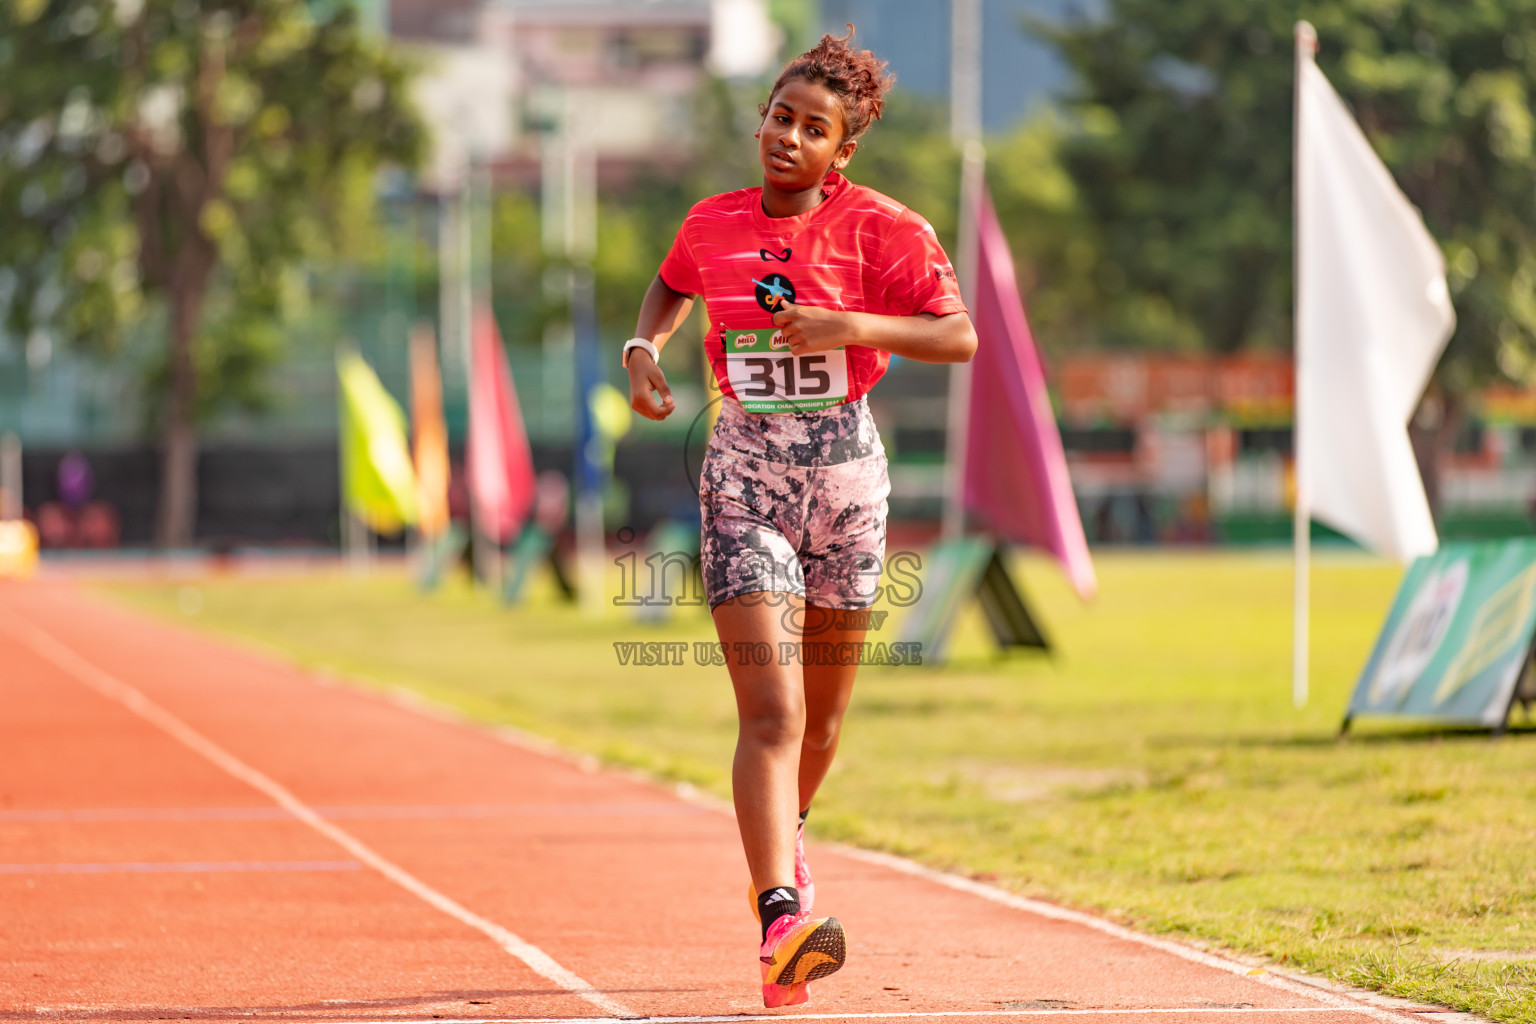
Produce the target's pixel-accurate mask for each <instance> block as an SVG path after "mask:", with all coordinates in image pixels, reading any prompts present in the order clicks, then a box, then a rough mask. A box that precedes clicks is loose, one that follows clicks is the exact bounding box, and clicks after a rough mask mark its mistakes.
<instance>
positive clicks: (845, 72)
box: [757, 25, 896, 142]
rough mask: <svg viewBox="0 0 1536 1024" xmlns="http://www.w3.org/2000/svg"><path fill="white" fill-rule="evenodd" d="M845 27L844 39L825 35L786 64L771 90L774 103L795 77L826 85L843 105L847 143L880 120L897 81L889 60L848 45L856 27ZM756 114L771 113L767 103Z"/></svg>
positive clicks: (762, 104)
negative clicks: (786, 84)
mask: <svg viewBox="0 0 1536 1024" xmlns="http://www.w3.org/2000/svg"><path fill="white" fill-rule="evenodd" d="M846 27H847V29H848V34H847V35H845V36H843V37H842V38H838V37H837V36H833V35H824V36H822V37H821V42H819V43H817V44H816V45H815V46H814V47H813V48H811V49H809V50H807V51H805V52H804V53H802V54H801V55H800V56H798V57H796V58H795V59H794V60H792V61H790V62H789V63H788V64H786V65H784V70H783V71H781V72H779V77H778V80H777V81H775V82H774V83H773V89H772V91H770V92H769V93H768V99H769V101H770V102H771V101H772V100H773V97H774V96H776V95H777V94H778V91H779V90H780V89H782V88H783V87H784V83H785V82H788V81H789V80H790V79H792V78H800V79H803V80H805V81H807V82H810V83H812V84H814V85H824V86H826V87H827V88H828V89H830V90H832V92H833V94H834V95H836V96H837V98H838V99H839V100H840V101H841V102H842V105H843V124H844V128H843V141H844V142H847V141H848V140H849V139H856V138H858V137H859V136H860V135H863V134H864V132H865V130H866V129H867V128H869V123H870V121H878V120H879V119H880V113H881V111H883V110H884V109H885V94H886V93H887V92H889V91H890V89H891V86H893V85H895V84H896V76H895V75H894V74H891V73H890V72H888V71H886V70H885V69H886V64H887V62H886V61H883V60H881V59H880V58H879V57H876V56H875V55H874V54H873V53H871V52H870V51H868V50H855V49H854V48H853V47H852V46H850V45H849V41H850V40H851V39H853V26H852V25H848V26H846ZM757 115H758V116H759V117H767V116H768V103H759V104H758V105H757Z"/></svg>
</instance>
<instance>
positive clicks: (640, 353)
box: [629, 348, 677, 420]
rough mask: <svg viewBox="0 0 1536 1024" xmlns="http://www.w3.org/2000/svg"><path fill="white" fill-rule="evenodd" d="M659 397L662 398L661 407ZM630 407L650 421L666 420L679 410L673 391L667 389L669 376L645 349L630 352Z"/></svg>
mask: <svg viewBox="0 0 1536 1024" xmlns="http://www.w3.org/2000/svg"><path fill="white" fill-rule="evenodd" d="M657 395H659V396H661V404H659V405H658V404H657V402H656V396H657ZM629 407H630V408H631V409H633V410H635V412H637V413H639V414H640V415H641V416H644V417H645V418H646V419H648V420H664V419H666V418H667V417H668V416H670V415H672V410H674V409H675V408H677V406H676V405H674V404H673V402H672V389H671V388H669V387H667V375H666V374H664V373H662V372H661V367H659V366H657V365H656V360H654V359H652V358H651V355H650V353H649V352H646V351H645V350H644V349H638V348H636V349H630V352H629Z"/></svg>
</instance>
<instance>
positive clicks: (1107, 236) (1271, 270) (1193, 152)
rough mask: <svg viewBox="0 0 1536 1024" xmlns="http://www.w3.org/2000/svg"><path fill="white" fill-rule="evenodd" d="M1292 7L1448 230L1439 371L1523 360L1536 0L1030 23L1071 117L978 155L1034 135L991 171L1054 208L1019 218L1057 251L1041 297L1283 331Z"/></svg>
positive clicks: (1161, 324) (1147, 0)
mask: <svg viewBox="0 0 1536 1024" xmlns="http://www.w3.org/2000/svg"><path fill="white" fill-rule="evenodd" d="M1298 18H1306V19H1309V20H1311V21H1312V22H1313V23H1314V24H1315V25H1316V26H1317V30H1318V34H1319V36H1320V38H1321V40H1322V52H1321V53H1320V54H1319V56H1318V63H1319V64H1320V65H1321V67H1322V69H1323V71H1324V73H1326V74H1327V75H1328V77H1329V79H1330V80H1331V81H1332V82H1333V84H1334V87H1335V88H1336V89H1337V90H1338V91H1339V93H1340V94H1341V95H1342V96H1343V97H1344V98H1345V100H1346V101H1347V102H1348V103H1349V104H1350V105H1351V107H1352V108H1353V110H1354V113H1355V115H1356V117H1357V118H1358V120H1359V121H1360V124H1361V126H1362V127H1363V128H1364V130H1365V132H1366V135H1367V136H1368V137H1369V138H1370V140H1371V142H1372V145H1373V146H1374V147H1375V149H1376V151H1377V152H1378V153H1379V154H1381V156H1382V158H1383V160H1384V161H1385V162H1386V164H1387V166H1388V167H1389V168H1391V170H1392V172H1393V174H1394V176H1395V177H1396V178H1397V181H1398V183H1399V184H1400V185H1401V186H1402V188H1403V190H1404V192H1406V193H1407V195H1408V197H1409V198H1410V199H1411V200H1413V202H1414V203H1416V204H1417V205H1418V206H1419V208H1420V209H1421V210H1422V211H1423V213H1424V218H1425V221H1426V223H1427V224H1428V226H1429V229H1430V231H1431V232H1432V233H1433V234H1434V235H1435V237H1436V238H1438V239H1439V240H1440V242H1441V245H1442V247H1443V249H1444V251H1445V254H1446V261H1447V265H1448V267H1449V284H1450V287H1451V293H1452V296H1453V298H1454V300H1455V303H1456V309H1457V314H1458V317H1459V323H1458V327H1457V331H1456V334H1455V336H1454V338H1453V339H1452V341H1451V344H1450V347H1449V350H1448V352H1447V355H1446V357H1445V359H1444V360H1443V361H1442V363H1441V366H1440V370H1439V374H1438V380H1439V382H1440V385H1441V386H1442V387H1444V388H1445V389H1446V390H1447V391H1449V392H1451V393H1453V394H1455V393H1460V392H1463V391H1465V390H1466V389H1467V388H1469V387H1472V386H1475V385H1476V384H1478V383H1479V382H1481V381H1484V380H1486V379H1488V378H1489V377H1490V376H1494V375H1498V374H1501V373H1502V374H1504V375H1507V376H1509V377H1512V378H1514V379H1519V380H1527V381H1529V380H1533V379H1536V296H1533V285H1536V206H1533V204H1532V202H1531V188H1532V184H1531V183H1532V181H1533V180H1536V115H1533V108H1532V96H1531V83H1532V81H1533V80H1536V0H1499V2H1497V3H1484V2H1478V3H1444V2H1442V0H1328V2H1321V0H1304V2H1285V0H1281V2H1276V0H1270V2H1266V3H1261V4H1255V3H1253V2H1252V0H1184V2H1182V3H1178V4H1169V3H1165V2H1162V0H1105V3H1104V5H1103V8H1102V10H1101V11H1100V12H1099V13H1098V14H1097V15H1096V16H1094V17H1093V18H1090V19H1082V20H1078V21H1075V22H1072V23H1069V24H1066V25H1061V26H1047V25H1038V24H1037V25H1034V26H1033V28H1034V29H1035V30H1036V31H1038V32H1040V33H1041V34H1043V35H1045V36H1046V37H1047V38H1049V39H1050V40H1052V41H1053V42H1054V43H1055V45H1056V46H1057V47H1058V48H1059V50H1060V51H1061V53H1062V55H1063V56H1064V57H1065V59H1066V60H1067V61H1068V62H1069V63H1070V65H1071V66H1072V68H1073V69H1074V70H1075V71H1076V74H1077V80H1078V82H1077V86H1076V88H1075V89H1074V90H1073V91H1072V93H1071V94H1070V95H1069V96H1068V97H1067V101H1066V104H1065V109H1066V112H1067V115H1068V117H1069V119H1070V123H1071V125H1072V130H1071V131H1067V132H1063V131H1059V130H1053V131H1046V130H1041V129H1037V131H1036V134H1035V135H1034V136H1033V138H1031V136H1030V135H1029V134H1028V133H1026V134H1024V135H1021V136H1019V137H1016V138H1015V139H1014V140H1012V141H1011V142H1010V143H1008V144H1006V145H1005V146H1004V147H1003V148H1002V151H1001V152H999V153H995V154H994V161H993V165H994V168H995V167H996V166H997V164H998V163H1000V162H1002V161H1004V160H1006V159H1007V154H1009V153H1011V152H1017V149H1018V148H1019V147H1022V148H1024V149H1026V150H1028V149H1030V148H1031V147H1034V151H1033V152H1032V153H1027V154H1026V156H1027V157H1028V159H1026V160H1025V161H1024V163H1025V166H1028V167H1035V168H1041V169H1047V170H1048V173H1047V177H1046V179H1045V180H1044V181H1043V182H1035V183H1029V182H1017V181H1016V183H1015V184H1014V185H1013V186H1012V187H1010V188H1008V189H1004V190H1000V191H1005V192H1007V193H1008V194H1007V202H1008V205H1009V207H1010V209H1011V210H1012V212H1013V213H1014V214H1015V215H1016V216H1020V217H1030V218H1033V222H1034V223H1036V224H1040V225H1046V226H1048V227H1049V228H1050V229H1049V230H1045V231H1044V232H1043V234H1042V235H1041V237H1039V238H1032V237H1030V236H1029V235H1028V234H1027V233H1026V234H1024V235H1023V236H1020V237H1019V239H1018V240H1019V241H1021V242H1022V243H1023V246H1024V247H1025V248H1027V249H1030V250H1031V252H1030V255H1031V257H1032V260H1033V262H1034V263H1035V264H1036V265H1037V266H1045V265H1049V266H1051V267H1052V268H1053V270H1054V271H1055V272H1056V274H1057V276H1056V278H1055V279H1054V280H1048V279H1045V278H1042V282H1041V288H1042V289H1044V290H1046V291H1053V290H1054V292H1055V294H1054V296H1053V298H1052V299H1051V300H1049V301H1053V302H1055V303H1056V305H1057V312H1058V313H1061V314H1063V315H1065V313H1066V307H1077V313H1076V314H1075V315H1072V316H1068V317H1066V319H1068V320H1072V321H1075V322H1076V323H1077V324H1078V325H1079V328H1078V329H1080V330H1083V332H1084V334H1085V335H1086V336H1089V337H1091V338H1092V340H1095V341H1097V342H1099V343H1102V344H1106V345H1142V346H1157V347H1171V348H1197V347H1203V348H1209V349H1214V350H1217V351H1232V350H1235V349H1238V348H1240V347H1243V346H1250V345H1262V346H1273V347H1285V346H1288V345H1289V343H1290V338H1291V296H1292V266H1291V259H1292V256H1291V203H1292V199H1291V135H1292V100H1293V88H1292V86H1293V83H1292V78H1293V71H1292V60H1293V43H1292V31H1293V26H1294V24H1295V21H1296V20H1297V19H1298ZM1042 145H1043V146H1046V147H1047V148H1048V149H1051V150H1054V157H1053V158H1043V157H1042V154H1041V152H1040V149H1039V147H1040V146H1042ZM1046 157H1049V154H1046ZM1053 163H1054V164H1055V165H1056V167H1057V168H1060V169H1061V170H1064V171H1065V172H1066V180H1065V181H1063V180H1061V176H1060V175H1059V174H1057V173H1056V172H1055V171H1054V170H1049V168H1050V166H1051V164H1053ZM1002 173H1003V174H1004V175H1005V176H1014V177H1015V178H1016V174H1015V172H1013V171H1011V170H1009V169H1005V170H1003V171H1002ZM1041 186H1043V187H1041ZM1031 190H1033V191H1034V193H1035V194H1033V195H1031V194H1030V193H1031ZM1001 205H1003V204H1002V202H1000V206H1001ZM1041 301H1042V302H1045V301H1046V300H1044V299H1042V300H1041ZM1047 304H1048V303H1047Z"/></svg>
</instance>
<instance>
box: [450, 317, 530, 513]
mask: <svg viewBox="0 0 1536 1024" xmlns="http://www.w3.org/2000/svg"><path fill="white" fill-rule="evenodd" d="M471 343H472V349H473V354H472V356H471V364H470V377H469V387H470V401H469V440H468V443H467V446H466V449H467V450H466V453H465V460H466V461H467V462H468V464H469V495H470V501H472V502H474V510H475V527H476V529H478V530H479V531H480V532H481V533H482V534H484V535H485V536H487V537H490V538H491V539H492V540H494V541H496V542H497V543H505V542H507V541H509V540H512V539H513V538H515V537H516V536H517V534H518V532H519V531H520V530H521V529H522V525H523V521H524V520H525V519H527V518H528V512H529V510H530V509H531V508H532V507H533V494H534V477H533V452H532V451H531V450H530V449H529V447H528V433H527V431H525V430H524V429H523V414H522V411H521V410H520V409H519V408H518V404H517V392H516V391H515V390H513V388H512V370H511V369H510V368H509V367H508V366H507V354H506V352H505V351H504V350H503V349H502V347H501V332H500V331H499V330H497V328H496V318H495V316H493V315H492V313H491V310H490V308H489V307H487V306H482V307H480V308H479V309H477V310H476V311H475V322H474V336H473V337H472V338H471Z"/></svg>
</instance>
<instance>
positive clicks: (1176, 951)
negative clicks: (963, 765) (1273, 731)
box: [837, 846, 1421, 1024]
mask: <svg viewBox="0 0 1536 1024" xmlns="http://www.w3.org/2000/svg"><path fill="white" fill-rule="evenodd" d="M837 849H838V852H839V853H841V854H843V855H844V856H845V857H852V858H853V859H854V860H861V861H864V862H865V863H866V864H876V865H878V866H880V867H884V868H890V869H891V870H892V871H900V872H901V873H902V874H906V875H913V876H915V877H917V878H922V879H926V880H927V881H930V882H935V883H937V884H939V885H942V886H946V887H948V888H950V889H958V890H959V891H960V892H966V893H970V894H971V895H973V896H980V897H981V898H982V899H984V900H990V901H991V902H993V903H1001V904H1003V905H1004V906H1007V907H1013V908H1014V909H1015V910H1023V911H1026V912H1028V913H1031V914H1036V915H1038V916H1040V917H1046V918H1050V919H1051V920H1054V921H1068V922H1071V923H1072V924H1077V925H1082V926H1083V927H1085V928H1092V929H1093V930H1094V931H1097V932H1103V933H1104V934H1105V935H1113V936H1114V937H1115V938H1117V939H1123V940H1125V941H1126V942H1134V943H1136V944H1137V945H1139V946H1148V947H1150V948H1152V949H1157V950H1161V951H1162V952H1164V953H1171V954H1173V955H1174V956H1176V957H1179V958H1180V959H1183V960H1189V961H1191V962H1193V963H1197V964H1203V965H1204V966H1206V967H1212V968H1215V969H1216V970H1218V971H1225V972H1227V973H1228V974H1237V975H1241V976H1243V977H1245V978H1247V979H1248V980H1249V981H1256V982H1258V983H1259V984H1261V985H1268V986H1269V987H1270V988H1276V989H1279V990H1281V991H1282V992H1287V993H1289V994H1291V995H1295V996H1304V997H1306V998H1308V999H1316V1000H1319V1001H1321V1002H1324V1003H1327V1004H1328V1006H1327V1007H1324V1008H1325V1009H1334V1010H1349V1011H1350V1012H1352V1013H1363V1014H1365V1015H1366V1016H1368V1017H1371V1018H1373V1019H1375V1020H1379V1021H1389V1022H1392V1024H1402V1022H1405V1021H1419V1020H1421V1018H1419V1017H1417V1016H1414V1015H1412V1014H1406V1013H1394V1012H1392V1011H1391V1010H1386V1009H1383V1008H1381V1007H1379V1006H1371V1005H1370V1004H1368V1003H1361V1002H1358V1001H1356V1000H1354V999H1349V998H1347V997H1345V996H1340V995H1337V994H1335V993H1333V992H1329V991H1327V990H1326V989H1323V988H1319V987H1317V986H1314V985H1307V984H1305V983H1303V982H1299V981H1292V980H1291V979H1290V978H1285V977H1282V976H1280V975H1277V974H1271V973H1269V972H1268V971H1265V970H1264V969H1262V968H1253V967H1250V966H1248V965H1247V964H1240V963H1238V962H1237V961H1235V960H1228V959H1226V958H1224V957H1219V956H1216V955H1214V954H1211V953H1206V952H1204V951H1203V950H1198V949H1194V948H1193V947H1190V946H1185V945H1182V944H1180V943H1177V942H1170V941H1168V940H1167V939H1158V938H1153V937H1152V936H1150V935H1142V934H1141V933H1140V932H1133V931H1131V930H1130V929H1129V928H1122V927H1121V926H1120V925H1118V924H1112V923H1111V922H1109V921H1105V920H1102V919H1101V918H1097V917H1094V916H1093V915H1091V914H1084V913H1082V912H1080V911H1077V910H1068V909H1067V908H1065V907H1058V906H1056V905H1055V904H1053V903H1046V902H1044V901H1042V900H1032V899H1029V898H1028V897H1025V896H1016V895H1014V894H1013V893H1011V892H1006V891H1004V890H1002V889H998V888H996V887H994V886H990V885H985V884H983V883H981V882H973V881H972V880H970V879H969V878H961V877H959V876H958V875H949V874H945V873H944V872H942V871H935V870H934V869H932V868H927V867H924V866H923V865H921V864H917V863H914V862H912V861H910V860H907V859H905V858H903V857H895V856H892V855H891V854H888V853H876V852H875V851H873V850H860V849H856V848H854V847H851V846H839V847H838V848H837ZM1145 1012H1152V1011H1145ZM1231 1012H1238V1011H1231Z"/></svg>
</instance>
